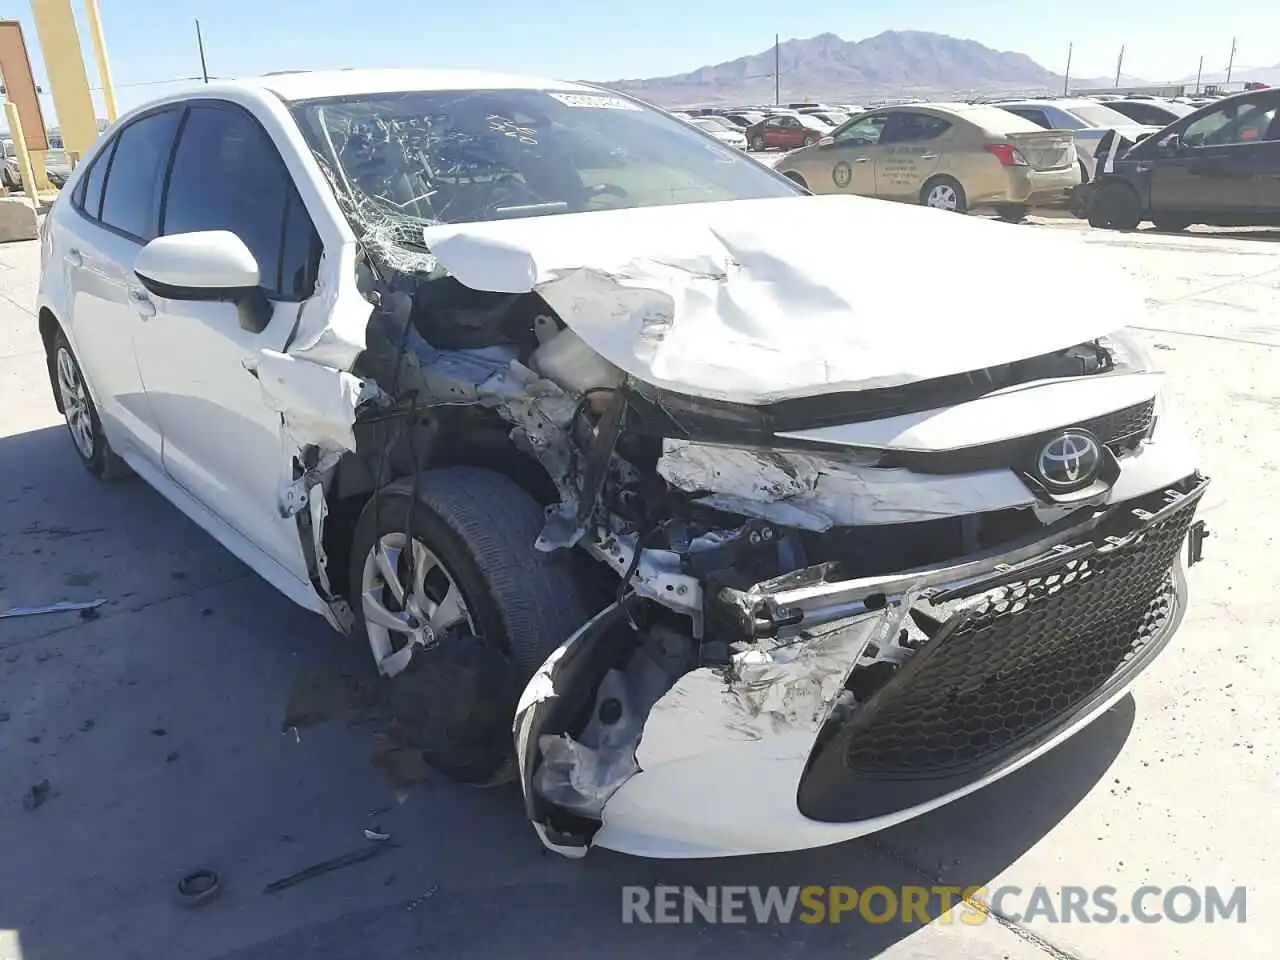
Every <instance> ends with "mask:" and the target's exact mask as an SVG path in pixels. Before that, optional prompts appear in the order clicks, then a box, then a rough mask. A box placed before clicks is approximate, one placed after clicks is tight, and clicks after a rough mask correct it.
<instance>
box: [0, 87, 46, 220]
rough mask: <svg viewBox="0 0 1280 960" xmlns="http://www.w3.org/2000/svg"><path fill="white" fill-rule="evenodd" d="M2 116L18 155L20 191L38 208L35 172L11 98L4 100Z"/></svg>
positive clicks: (20, 120) (20, 119) (20, 122)
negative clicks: (7, 122) (7, 123)
mask: <svg viewBox="0 0 1280 960" xmlns="http://www.w3.org/2000/svg"><path fill="white" fill-rule="evenodd" d="M4 116H5V119H6V120H8V121H9V136H11V137H13V152H14V153H16V154H17V155H18V174H19V175H20V176H21V177H22V192H23V193H25V194H26V195H27V199H28V200H30V201H31V205H32V206H33V207H35V208H36V209H37V210H39V209H40V197H39V196H37V194H36V172H35V170H34V168H33V167H32V166H31V154H30V153H28V152H27V138H26V137H25V136H23V135H22V117H20V116H18V105H17V104H16V103H14V102H13V101H12V100H5V102H4Z"/></svg>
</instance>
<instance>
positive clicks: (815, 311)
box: [423, 196, 1143, 403]
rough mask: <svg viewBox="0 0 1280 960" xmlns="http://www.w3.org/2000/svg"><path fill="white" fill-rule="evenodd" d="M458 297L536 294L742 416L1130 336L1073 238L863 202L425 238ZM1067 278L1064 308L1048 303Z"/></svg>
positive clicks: (756, 204) (469, 227)
mask: <svg viewBox="0 0 1280 960" xmlns="http://www.w3.org/2000/svg"><path fill="white" fill-rule="evenodd" d="M423 233H424V238H425V240H426V243H427V245H428V247H429V248H430V249H431V251H432V253H433V254H434V255H435V256H436V257H437V259H438V260H439V262H440V264H441V265H442V266H443V267H444V268H445V269H446V270H448V271H449V272H450V273H451V274H453V275H454V276H455V277H456V278H457V280H458V281H459V282H460V283H462V284H464V285H465V286H468V287H472V288H473V289H477V290H488V291H493V292H498V293H525V292H529V291H537V292H538V293H539V294H540V295H541V296H542V297H543V299H544V300H545V301H546V302H547V303H548V304H549V305H550V306H551V308H552V309H554V310H555V311H556V312H557V313H558V314H559V315H560V317H561V319H563V321H564V322H565V323H566V324H567V325H568V326H569V327H570V328H571V329H572V330H574V332H576V333H577V334H578V336H580V337H581V338H582V339H583V340H584V341H585V342H586V343H587V344H588V345H590V346H591V348H592V349H594V350H596V351H597V352H598V353H600V354H601V355H602V356H604V357H605V358H606V359H607V360H609V361H610V362H612V363H614V364H615V365H617V366H618V367H620V368H622V369H623V370H625V371H626V372H627V373H629V374H631V375H632V376H634V377H636V378H637V379H639V380H641V381H644V382H647V383H649V384H652V385H654V386H658V387H662V388H664V389H668V390H672V391H676V392H679V393H684V394H691V395H696V396H703V397H709V398H714V399H720V400H731V401H737V402H743V403H768V402H772V401H775V400H780V399H785V398H788V397H795V396H807V395H814V394H822V393H832V392H837V391H848V390H859V389H868V388H873V387H887V386H898V385H902V384H907V383H912V382H915V381H920V380H927V379H931V378H934V377H940V376H945V375H948V374H954V373H963V372H967V371H971V370H978V369H981V368H983V367H988V366H993V365H996V364H1001V363H1007V362H1011V361H1015V360H1020V359H1025V358H1027V357H1032V356H1038V355H1040V354H1043V353H1048V352H1050V351H1053V350H1056V349H1062V348H1066V347H1070V346H1072V345H1074V344H1077V343H1081V342H1084V341H1086V340H1091V339H1093V338H1095V337H1098V336H1102V335H1104V334H1107V333H1110V332H1112V331H1113V330H1116V329H1118V328H1119V327H1122V326H1125V325H1127V324H1129V323H1132V322H1134V321H1135V320H1136V319H1137V317H1138V316H1139V315H1140V313H1141V311H1142V309H1143V308H1142V301H1141V296H1140V293H1139V292H1138V289H1137V287H1136V285H1135V284H1134V283H1133V282H1132V281H1131V280H1130V279H1129V278H1128V277H1127V276H1126V275H1124V274H1123V273H1122V272H1121V271H1120V270H1119V269H1118V268H1115V267H1113V266H1111V265H1109V264H1107V263H1106V262H1105V261H1103V260H1102V259H1101V258H1100V257H1099V256H1098V255H1097V254H1096V253H1095V252H1094V251H1091V250H1089V249H1088V248H1087V247H1086V245H1085V244H1084V243H1083V242H1081V240H1080V239H1079V238H1078V237H1071V236H1064V235H1056V234H1054V233H1050V232H1049V231H1046V230H1037V229H1035V228H1029V227H1025V226H1013V225H1009V224H1002V223H996V222H992V221H987V220H982V219H978V218H974V217H965V216H957V215H955V214H951V213H944V212H942V211H938V210H930V209H926V208H923V207H914V206H907V205H903V204H895V203H888V202H884V201H879V200H870V199H865V198H861V197H847V196H824V197H808V196H797V197H786V198H776V199H766V200H738V201H728V202H720V203H690V204H680V205H671V206H661V207H644V208H639V209H633V210H613V211H601V212H593V213H574V214H561V215H552V216H542V217H529V218H524V219H516V220H505V221H489V222H485V223H474V224H458V225H441V226H432V227H428V228H426V229H425V230H424V231H423ZM1062 277H1069V278H1071V281H1070V283H1071V288H1072V290H1073V291H1075V295H1074V296H1072V297H1069V298H1063V297H1061V296H1058V295H1055V294H1054V293H1053V290H1054V289H1055V287H1056V286H1059V284H1058V283H1057V282H1056V280H1055V278H1062Z"/></svg>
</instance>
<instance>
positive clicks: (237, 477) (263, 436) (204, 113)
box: [134, 100, 320, 583]
mask: <svg viewBox="0 0 1280 960" xmlns="http://www.w3.org/2000/svg"><path fill="white" fill-rule="evenodd" d="M171 163H172V165H171V171H170V174H169V181H168V188H167V191H166V194H165V200H164V204H163V206H162V208H161V209H162V211H163V212H162V215H161V222H160V233H161V235H174V234H183V233H191V232H195V231H201V230H229V231H231V232H232V233H234V234H236V235H237V236H238V237H239V238H240V239H241V240H243V241H244V243H245V245H246V246H247V247H248V248H249V250H250V251H251V252H252V253H253V254H254V257H255V259H256V260H257V262H258V266H259V270H260V275H261V283H262V288H263V290H264V292H265V293H266V294H267V297H268V299H269V300H270V301H271V303H272V315H271V319H270V322H269V323H268V325H267V326H266V328H265V329H264V330H263V331H262V332H261V333H253V332H250V331H248V330H245V329H243V328H242V327H241V326H240V323H239V316H238V311H237V308H236V306H235V304H232V303H226V302H217V301H208V300H186V299H170V298H166V297H163V296H160V295H158V294H154V293H151V294H148V295H147V300H148V305H147V308H148V312H149V313H150V314H151V316H149V317H148V318H147V319H146V321H145V322H144V323H143V324H142V325H141V328H140V331H139V333H138V334H137V335H136V336H135V339H134V349H135V353H136V355H137V359H138V365H139V368H140V370H141V373H142V379H143V382H144V383H145V384H146V389H147V396H148V399H149V400H150V404H151V409H152V410H153V412H154V414H155V417H156V420H157V423H158V425H159V428H160V433H161V436H162V443H163V454H162V456H163V461H164V468H165V470H166V472H168V474H169V475H170V476H171V477H172V478H173V480H174V481H175V482H176V483H178V484H179V485H180V486H182V487H183V488H184V489H185V490H186V491H187V493H189V494H190V495H191V496H192V497H194V498H195V499H196V500H198V501H200V503H202V504H203V505H204V506H205V507H206V508H207V509H208V510H209V511H211V512H212V513H213V514H215V515H216V516H217V517H218V518H219V519H221V520H222V521H223V522H224V523H226V524H227V525H228V526H230V527H232V528H233V529H234V530H236V531H237V532H238V533H239V534H240V535H241V536H242V537H244V539H245V540H247V541H248V542H249V543H251V544H253V545H254V546H255V547H257V548H258V549H259V550H261V551H262V552H263V553H264V554H266V555H267V556H269V557H270V558H271V559H272V560H274V561H275V562H276V563H277V564H278V565H279V566H280V567H282V568H284V570H286V571H287V572H288V573H290V574H291V575H292V576H293V577H295V578H297V579H298V580H300V581H302V582H304V583H305V582H307V579H308V576H307V567H306V562H305V560H304V557H303V554H302V549H301V545H300V543H299V540H298V530H297V525H296V522H295V521H294V520H293V519H292V518H285V517H282V516H281V515H280V511H279V507H278V503H279V498H280V493H279V491H280V489H281V485H282V484H284V483H287V482H288V481H290V480H292V474H291V454H292V453H293V452H294V451H292V450H291V449H288V445H287V443H286V441H285V440H284V439H283V437H282V429H281V422H280V415H279V414H278V413H277V412H276V411H274V410H272V409H271V408H270V407H268V406H267V404H266V403H265V402H264V400H263V396H262V391H261V387H260V386H259V383H258V380H257V378H256V377H255V376H254V374H253V373H251V372H250V367H253V366H255V362H256V360H257V357H258V355H259V351H260V350H263V349H271V350H276V351H281V352H283V350H284V348H285V345H286V344H287V343H288V341H289V338H290V335H291V332H292V330H293V328H294V326H295V324H296V322H297V318H298V314H299V311H300V310H301V306H302V301H304V300H305V299H306V298H307V297H308V296H310V294H311V293H312V291H313V289H314V284H315V275H316V269H317V266H318V262H319V246H320V245H319V240H318V238H317V235H316V232H315V228H314V226H313V224H312V221H311V219H310V217H309V215H308V212H307V210H306V208H305V206H304V205H303V204H302V202H301V200H300V199H299V197H298V194H297V191H296V189H295V187H294V185H293V181H292V178H291V177H290V175H289V173H288V170H287V169H286V167H285V165H284V163H283V161H282V160H281V158H280V155H279V153H278V152H277V150H276V147H275V145H274V144H273V142H272V141H271V138H270V137H269V136H268V134H267V133H266V131H265V130H264V129H263V128H262V126H261V125H260V124H259V123H258V121H257V120H256V119H255V118H254V117H253V116H252V115H251V114H250V113H249V112H248V111H246V110H244V109H242V108H240V107H238V106H235V105H233V104H231V103H227V102H223V101H213V100H203V101H198V102H196V103H193V104H192V105H191V106H190V107H189V108H188V110H187V114H186V118H185V120H184V121H183V124H182V127H181V131H180V133H179V136H178V142H177V146H176V148H175V151H174V154H173V159H172V162H171Z"/></svg>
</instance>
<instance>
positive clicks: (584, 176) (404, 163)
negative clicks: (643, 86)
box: [293, 89, 799, 223]
mask: <svg viewBox="0 0 1280 960" xmlns="http://www.w3.org/2000/svg"><path fill="white" fill-rule="evenodd" d="M293 111H294V115H295V116H296V117H297V119H298V122H299V126H300V127H301V128H302V131H303V134H304V136H305V137H306V138H307V140H308V142H309V143H310V145H311V147H312V148H313V149H314V150H315V151H316V153H317V154H319V155H320V156H321V157H322V158H324V160H325V161H326V162H327V163H328V164H329V166H330V167H331V168H333V171H334V176H335V179H336V180H337V181H338V183H339V186H338V189H339V191H340V192H343V193H345V192H346V190H347V189H348V187H347V185H348V184H349V185H350V190H351V192H352V194H353V195H354V197H353V199H354V200H355V201H356V203H355V205H356V206H358V207H360V208H361V211H362V212H361V213H360V214H359V215H358V217H359V218H363V219H367V218H368V216H369V214H368V212H367V211H368V210H369V208H370V207H372V208H373V209H374V210H376V211H377V213H376V214H374V216H378V217H384V216H385V217H392V218H396V219H403V218H406V217H408V218H411V219H413V220H423V221H427V222H429V223H466V222H473V221H480V220H496V219H505V218H511V217H526V216H545V215H548V214H556V213H570V212H586V211H594V210H610V209H621V208H634V207H652V206H660V205H666V204H679V203H697V202H704V201H715V200H739V199H750V198H764V197H783V196H792V195H795V194H796V193H797V192H798V189H799V188H797V187H795V186H794V185H792V184H791V183H790V182H789V181H786V180H785V179H784V178H782V177H780V176H778V175H777V174H774V173H773V172H771V171H770V170H768V169H766V168H764V167H762V166H761V165H760V164H759V163H757V162H756V161H754V160H751V159H749V158H747V157H744V156H743V155H742V153H741V152H740V151H738V150H736V149H734V148H733V147H731V146H728V145H724V144H721V143H720V142H718V141H714V140H709V139H708V138H707V137H705V136H703V135H702V134H700V133H699V132H698V131H696V130H693V129H690V124H689V123H687V122H682V121H680V120H678V119H675V118H673V117H670V116H668V115H667V114H665V113H662V112H660V111H657V110H652V109H649V108H647V107H643V106H640V105H638V104H636V103H635V102H633V101H631V100H627V99H625V98H623V97H618V96H614V95H610V94H605V93H595V92H570V91H561V90H520V89H518V90H461V91H459V90H449V91H412V92H406V93H398V94H378V95H371V96H353V97H342V98H331V99H326V100H321V101H303V102H300V103H297V104H295V105H294V107H293Z"/></svg>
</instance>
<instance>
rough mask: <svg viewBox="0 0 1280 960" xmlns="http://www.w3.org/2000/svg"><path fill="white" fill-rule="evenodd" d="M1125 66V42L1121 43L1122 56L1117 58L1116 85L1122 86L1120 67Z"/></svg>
mask: <svg viewBox="0 0 1280 960" xmlns="http://www.w3.org/2000/svg"><path fill="white" fill-rule="evenodd" d="M1123 66H1124V44H1123V43H1122V44H1120V57H1119V58H1118V59H1117V60H1116V82H1115V85H1116V86H1117V87H1118V86H1120V68H1121V67H1123Z"/></svg>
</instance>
